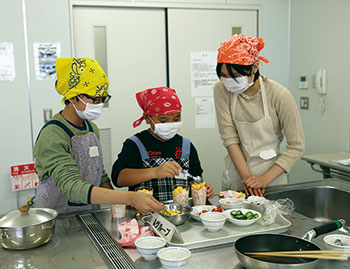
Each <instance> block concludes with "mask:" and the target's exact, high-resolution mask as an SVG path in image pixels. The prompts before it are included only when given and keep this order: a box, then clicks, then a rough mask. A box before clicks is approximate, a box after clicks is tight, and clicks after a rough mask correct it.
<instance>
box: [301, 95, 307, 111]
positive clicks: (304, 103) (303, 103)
mask: <svg viewBox="0 0 350 269" xmlns="http://www.w3.org/2000/svg"><path fill="white" fill-rule="evenodd" d="M300 109H305V110H308V109H309V97H305V96H302V97H300Z"/></svg>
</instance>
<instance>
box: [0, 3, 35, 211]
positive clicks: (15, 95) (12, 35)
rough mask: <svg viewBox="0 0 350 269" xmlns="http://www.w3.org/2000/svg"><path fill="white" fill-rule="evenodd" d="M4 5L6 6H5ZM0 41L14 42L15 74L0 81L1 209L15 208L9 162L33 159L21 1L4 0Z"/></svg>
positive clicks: (0, 16) (21, 162)
mask: <svg viewBox="0 0 350 269" xmlns="http://www.w3.org/2000/svg"><path fill="white" fill-rule="evenodd" d="M4 6H5V8H4ZM0 25H1V28H0V29H1V30H0V33H1V34H0V42H9V43H13V46H14V56H15V67H16V78H15V80H14V81H13V82H7V81H0V92H1V105H0V115H1V116H2V121H1V134H0V141H1V146H0V152H1V155H0V202H1V208H0V213H1V212H6V211H8V210H11V209H14V207H15V206H16V204H17V202H16V199H17V197H16V194H15V193H13V192H11V185H10V178H9V175H10V172H9V169H10V166H11V165H14V164H23V163H27V162H31V161H32V141H31V129H30V128H31V125H30V117H29V114H30V109H29V100H28V87H27V77H26V65H25V50H24V34H23V20H22V6H21V1H5V0H2V1H1V9H0Z"/></svg>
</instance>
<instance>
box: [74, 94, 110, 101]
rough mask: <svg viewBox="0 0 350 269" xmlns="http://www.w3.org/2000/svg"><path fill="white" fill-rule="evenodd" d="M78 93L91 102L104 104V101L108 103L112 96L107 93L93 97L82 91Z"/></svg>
mask: <svg viewBox="0 0 350 269" xmlns="http://www.w3.org/2000/svg"><path fill="white" fill-rule="evenodd" d="M79 95H83V96H85V97H86V98H89V99H91V100H92V103H93V104H101V103H104V104H105V103H108V102H109V100H111V98H112V96H111V95H109V94H107V96H97V97H93V96H90V95H87V94H85V93H82V94H79Z"/></svg>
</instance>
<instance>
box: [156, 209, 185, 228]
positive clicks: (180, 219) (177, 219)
mask: <svg viewBox="0 0 350 269" xmlns="http://www.w3.org/2000/svg"><path fill="white" fill-rule="evenodd" d="M165 210H180V212H181V213H180V214H178V215H165V214H164V211H165ZM165 210H161V211H160V212H159V213H160V214H161V215H162V216H163V217H164V218H166V219H167V220H168V221H170V222H171V223H173V224H174V225H182V224H184V223H185V222H186V220H187V219H188V217H189V216H190V213H191V211H192V207H190V206H189V205H175V204H168V205H165Z"/></svg>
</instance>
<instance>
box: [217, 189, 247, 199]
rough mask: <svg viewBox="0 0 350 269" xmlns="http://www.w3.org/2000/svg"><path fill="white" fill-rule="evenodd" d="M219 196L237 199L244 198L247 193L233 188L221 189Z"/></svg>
mask: <svg viewBox="0 0 350 269" xmlns="http://www.w3.org/2000/svg"><path fill="white" fill-rule="evenodd" d="M219 198H236V199H244V198H245V194H244V193H243V192H237V191H233V190H227V191H221V192H220V193H219Z"/></svg>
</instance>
